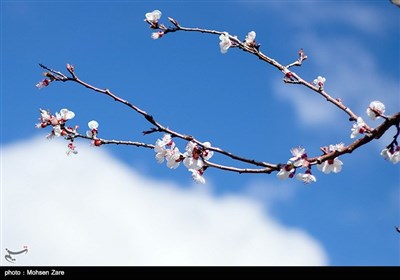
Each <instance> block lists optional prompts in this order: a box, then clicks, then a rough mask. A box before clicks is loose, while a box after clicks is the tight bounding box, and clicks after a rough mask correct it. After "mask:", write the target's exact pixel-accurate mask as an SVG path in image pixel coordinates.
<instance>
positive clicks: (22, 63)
mask: <svg viewBox="0 0 400 280" xmlns="http://www.w3.org/2000/svg"><path fill="white" fill-rule="evenodd" d="M154 9H159V10H161V11H162V12H163V16H162V19H161V21H162V22H163V23H165V24H169V22H168V21H167V16H170V17H173V18H175V19H176V20H178V21H179V22H180V23H181V24H182V25H183V26H187V27H202V28H209V29H216V30H220V31H227V32H229V33H230V34H232V35H237V36H238V37H239V38H241V39H244V37H245V35H246V34H247V33H248V32H249V31H251V30H254V31H256V32H257V37H256V41H257V42H258V43H260V44H261V50H262V52H264V53H265V54H267V55H269V56H270V57H272V58H274V59H276V60H278V61H279V62H281V63H282V64H289V63H291V62H293V61H294V60H296V59H297V51H298V50H299V49H300V48H304V50H305V52H306V54H307V55H308V56H309V59H308V60H306V61H305V62H304V64H303V66H301V67H300V68H296V69H294V71H295V72H296V73H298V74H300V75H301V76H302V77H303V78H305V79H306V80H309V81H312V80H313V79H314V78H316V77H317V76H318V75H322V76H324V77H326V79H327V82H326V85H325V88H326V90H327V91H328V92H329V93H330V94H332V96H334V97H340V98H341V99H342V100H343V102H344V103H345V104H347V105H348V106H349V107H351V108H352V109H353V111H354V112H355V113H356V114H358V115H361V116H363V117H364V119H367V116H366V115H365V110H366V108H367V106H368V104H369V103H370V102H371V101H373V100H380V101H382V102H383V103H385V105H386V110H387V113H388V114H391V113H395V112H397V111H399V107H400V106H399V98H398V96H399V75H400V69H399V61H400V57H399V49H400V46H399V43H400V37H399V27H400V26H399V19H400V14H399V13H400V9H399V8H397V7H396V6H394V5H392V4H390V2H389V1H384V0H382V1H279V2H278V1H109V2H107V1H2V3H1V42H2V43H1V64H2V65H1V68H2V70H1V98H2V102H1V104H2V105H1V106H2V107H1V112H2V113H1V130H2V133H1V143H2V151H3V152H4V155H3V156H2V172H3V174H5V175H4V178H6V177H7V176H8V177H7V178H10V179H4V180H3V181H2V193H3V194H4V197H3V198H2V201H3V202H4V200H5V199H6V196H7V197H8V198H7V199H9V200H10V201H14V200H17V198H16V195H17V194H16V193H15V192H14V191H15V188H17V187H19V186H17V185H15V184H17V182H16V181H15V182H14V181H13V180H12V178H14V177H13V176H19V175H15V174H21V173H22V174H24V173H26V174H35V173H33V172H29V168H32V170H34V168H36V167H34V166H29V165H28V166H26V162H30V161H29V160H25V159H24V157H32V156H33V155H37V154H38V157H41V156H40V153H38V151H37V150H36V149H37V147H40V149H43V150H41V152H42V153H43V158H46V164H48V165H49V166H52V163H51V161H52V158H53V159H54V161H55V162H57V163H58V162H59V160H61V159H59V158H58V157H59V156H58V155H55V154H57V151H58V150H57V149H59V154H60V156H64V154H65V151H64V150H65V149H64V146H66V144H67V142H65V141H63V140H62V139H54V140H52V141H51V142H47V140H46V139H45V138H44V137H45V136H46V135H47V131H44V130H38V129H35V127H34V124H35V123H36V122H37V118H38V117H39V111H38V109H39V108H46V109H47V108H48V109H50V110H51V111H52V112H55V111H59V110H60V109H61V108H68V109H70V110H72V111H74V112H75V113H76V117H75V118H74V119H73V120H71V121H70V122H71V124H78V125H80V126H81V130H82V132H84V131H85V130H86V123H87V122H88V121H90V120H92V119H96V120H97V121H98V122H99V123H100V134H99V136H100V137H104V138H110V139H111V138H112V139H123V140H137V141H143V142H148V143H154V142H155V141H156V139H157V138H158V137H161V135H148V136H142V134H141V131H143V130H147V129H149V128H150V126H149V124H148V123H146V121H145V120H144V119H143V118H142V117H141V116H139V115H137V114H135V112H133V111H131V110H129V109H128V108H125V107H124V106H122V105H121V104H118V103H116V102H113V101H112V100H111V99H109V98H107V97H106V96H102V95H99V94H94V93H93V92H90V91H88V90H86V89H85V88H83V87H79V86H77V85H74V84H69V83H67V84H60V83H53V84H51V85H50V86H49V87H48V88H45V89H42V90H37V89H36V88H35V84H36V83H37V82H38V81H40V80H41V79H42V78H43V77H42V76H41V73H42V72H43V71H42V69H40V68H39V66H38V63H43V64H45V65H47V66H49V67H52V68H54V69H57V70H62V71H64V72H66V71H65V70H64V69H65V64H66V63H70V64H73V65H74V66H75V69H76V73H77V75H78V76H79V77H80V78H81V79H83V80H85V81H87V82H90V83H92V84H93V85H96V86H98V87H101V88H109V89H111V90H112V91H113V92H115V93H116V94H118V95H119V96H121V97H122V98H125V99H127V100H129V101H130V102H132V103H134V104H136V105H137V106H139V107H141V108H143V109H145V110H146V111H147V112H149V113H151V114H152V115H153V116H154V117H155V118H156V119H157V120H158V121H159V122H160V123H162V124H163V125H165V126H168V127H170V128H171V129H174V130H176V131H179V132H182V133H185V134H190V135H194V136H195V137H196V138H197V139H199V140H201V141H210V142H211V143H212V144H213V145H215V146H217V147H221V148H223V149H225V150H228V151H231V152H234V153H235V154H238V155H242V156H245V157H247V158H254V159H257V160H262V161H268V162H275V163H277V162H285V161H286V160H287V159H288V158H289V157H290V156H291V155H290V149H291V148H292V147H295V146H299V145H301V146H304V147H305V148H306V149H307V151H308V154H309V155H312V156H314V155H317V154H318V153H319V147H321V146H326V145H329V144H336V143H339V142H344V143H345V144H348V143H350V141H351V139H350V137H349V136H350V128H351V123H350V122H348V121H347V116H346V115H345V114H343V113H342V112H341V111H339V110H337V109H336V108H334V107H333V106H331V105H329V104H328V103H327V102H326V101H325V100H323V99H322V98H320V96H318V95H316V94H315V93H313V92H311V91H308V90H306V89H305V88H301V87H299V86H297V85H287V84H284V83H283V82H282V73H280V72H279V71H277V70H276V69H274V68H272V67H271V66H270V65H268V64H266V63H262V62H261V61H259V60H258V59H257V58H256V57H252V56H251V55H250V54H247V53H244V52H242V51H240V50H238V49H230V50H229V51H228V53H227V54H225V55H223V54H221V53H220V50H219V45H218V44H219V39H218V36H212V35H205V34H199V33H197V34H194V33H179V32H178V33H174V34H167V35H166V36H164V37H163V38H161V39H159V40H152V39H151V38H150V35H151V32H152V31H151V30H150V29H149V28H148V26H147V24H146V23H145V22H143V19H144V14H145V13H146V12H149V11H152V10H154ZM379 123H380V121H379V120H378V121H375V122H372V121H370V122H369V124H370V125H372V126H377V125H378V124H379ZM394 133H395V131H394V129H392V130H390V131H389V132H388V133H387V135H385V136H384V137H383V138H382V139H380V140H378V141H374V142H373V143H370V144H369V145H367V146H364V147H362V148H360V149H359V150H357V151H355V152H354V153H353V154H352V155H347V156H343V157H341V160H342V161H343V162H344V166H343V170H342V172H340V173H339V174H333V175H332V174H331V175H325V174H322V173H320V172H318V171H317V170H316V169H315V168H314V170H313V171H314V174H315V175H316V176H317V180H318V181H317V183H315V184H311V185H304V184H302V183H301V182H300V181H297V180H287V181H284V182H282V181H279V180H278V179H277V178H276V176H275V174H273V175H245V174H242V175H239V174H235V173H228V172H224V171H220V170H213V169H209V170H207V172H206V173H205V176H206V179H207V185H206V186H202V185H193V183H192V180H191V177H190V174H189V173H188V172H187V170H186V169H185V168H184V167H183V166H181V167H180V168H179V169H177V170H174V171H171V170H169V169H168V168H167V167H166V166H165V165H159V164H157V162H156V160H155V158H154V152H153V151H151V150H144V149H139V148H131V147H111V146H106V147H101V148H93V147H89V148H90V149H87V147H88V145H89V143H87V142H84V141H78V142H77V146H78V150H79V149H80V153H79V154H78V155H77V156H76V157H75V158H74V159H72V160H73V161H74V162H75V163H76V164H78V165H79V161H80V160H82V162H85V163H87V162H88V160H89V159H88V157H90V155H92V153H93V152H99V154H101V155H103V153H104V156H105V157H107V160H110V161H112V162H113V164H114V161H115V162H118V163H117V164H122V165H123V166H124V168H125V167H126V168H131V169H132V173H134V174H136V173H138V174H140V176H144V178H150V179H151V180H153V181H155V182H157V183H154V184H155V185H157V186H159V187H158V188H156V189H157V190H159V191H160V192H161V193H162V191H161V190H160V188H162V186H163V185H165V186H166V187H165V188H166V189H168V188H170V186H171V185H173V186H175V187H176V188H177V190H176V192H190V193H192V192H194V194H193V196H196V191H199V189H200V192H201V190H204V191H205V192H206V193H207V195H208V198H209V199H211V201H220V200H223V199H224V198H226V197H235V198H238V199H240V201H241V202H240V203H238V204H240V205H242V204H241V203H242V202H243V201H246V203H250V202H251V203H253V204H254V205H257V207H258V206H259V207H261V209H262V213H264V215H266V216H268V219H271V220H273V221H275V222H277V223H279V224H280V225H281V226H282V227H284V228H289V229H291V228H296V229H299V230H301V231H303V232H304V233H306V234H307V236H309V237H310V238H312V239H313V240H315V242H318V244H319V245H318V246H320V247H319V248H322V249H321V250H323V251H324V255H325V257H324V258H320V259H319V260H320V262H319V263H322V264H329V265H399V263H400V253H399V252H400V241H399V240H400V239H399V238H400V237H399V234H398V233H396V231H395V230H394V226H395V225H399V224H400V216H399V198H400V193H399V167H398V165H397V166H395V165H392V164H391V163H389V162H386V161H385V160H383V158H382V157H380V156H379V153H380V151H381V150H382V148H383V147H384V146H386V145H387V144H388V143H389V142H390V141H391V138H392V136H393V135H394ZM39 139H40V140H39ZM41 141H42V142H41ZM24 143H26V144H25V145H24ZM42 144H43V145H42ZM59 144H61V145H59ZM177 144H178V146H179V148H180V150H184V146H185V143H184V142H180V141H177ZM36 145H37V146H36ZM46 146H48V150H47V149H46V148H45V147H46ZM50 146H51V148H50ZM13 147H14V148H13ZM15 147H18V149H26V153H22V152H21V153H22V154H25V155H24V156H21V153H18V152H17V151H18V149H17V148H15ZM96 149H97V150H96ZM33 150H34V151H33ZM99 150H101V151H99ZM24 151H25V150H24ZM30 151H32V153H31V152H30ZM49 151H51V152H52V153H55V154H54V155H53V154H52V156H51V155H50V156H49V155H48V153H49ZM85 151H86V153H85ZM11 152H15V153H17V154H19V155H20V158H19V161H20V162H21V164H22V162H24V165H23V166H26V167H25V169H22V171H19V172H20V173H12V172H15V168H13V165H11V163H9V162H8V161H6V158H7V159H10V158H16V157H13V156H12V154H11ZM47 156H49V159H48V160H47ZM110 158H112V159H110ZM96 159H97V157H96ZM213 159H214V161H215V162H219V163H223V164H235V163H234V162H232V161H230V160H227V159H226V158H223V157H222V156H215V157H214V158H213ZM62 160H63V161H64V160H65V159H62ZM68 160H70V159H69V158H68ZM48 161H50V162H48ZM33 162H34V161H33ZM38 162H41V159H40V158H39V159H38ZM106 163H107V162H101V165H102V167H101V170H103V168H104V170H107V168H106V167H103V165H104V164H106ZM15 164H16V166H18V160H16V163H15ZM42 164H44V163H42ZM99 164H100V163H99ZM33 165H35V164H33ZM110 166H111V163H110ZM118 166H119V165H118ZM239 166H243V165H242V164H239ZM110 170H114V169H113V168H111V167H110ZM7 172H11V173H7ZM56 172H60V174H59V175H60V176H65V175H67V174H68V176H73V174H71V173H68V171H67V170H64V171H56ZM63 172H65V174H63ZM88 172H89V173H91V174H92V172H93V173H94V174H96V167H93V168H92V169H91V170H89V171H88ZM12 174H14V175H12ZM30 176H34V175H29V176H28V175H26V176H22V177H26V180H27V181H32V182H33V181H34V180H35V179H34V177H30ZM46 176H47V175H46ZM96 176H97V175H96ZM108 176H110V177H109V178H108V179H109V180H111V182H114V181H120V180H117V179H116V178H113V176H112V174H108ZM35 178H36V177H35ZM14 179H17V178H14ZM18 179H20V178H18ZM45 182H46V183H45V185H46V186H47V187H48V188H49V189H51V190H52V192H51V193H53V191H54V195H55V196H57V197H58V194H57V192H56V191H55V190H54V189H57V184H53V183H52V182H50V181H49V180H46V181H45ZM83 182H85V181H84V180H82V182H81V183H80V181H79V180H76V182H75V184H74V185H73V186H71V188H70V189H69V191H68V195H71V196H73V195H74V193H79V194H82V193H81V192H79V191H78V190H77V188H79V187H83V186H86V185H85V183H83ZM32 184H33V183H32ZM112 185H113V184H112ZM160 186H161V187H160ZM90 187H93V186H90ZM175 187H174V188H175ZM25 188H29V186H28V185H27V186H25ZM115 188H117V190H113V192H117V193H118V185H115ZM11 189H13V191H11ZM46 190H47V191H46V192H45V193H46V198H48V199H49V200H52V199H54V197H52V196H51V195H49V193H48V189H46ZM107 190H108V189H107V188H105V189H104V191H105V192H107ZM21 191H22V190H21ZM24 191H26V189H24ZM28 191H29V190H28ZM94 191H95V190H94ZM125 191H126V190H125ZM17 193H18V192H17ZM120 193H123V194H126V195H135V192H133V193H132V192H129V193H126V192H124V190H121V192H120ZM64 195H65V194H64ZM82 195H83V196H80V197H79V198H80V199H82V200H85V201H86V199H87V197H85V195H90V194H89V193H83V194H82ZM199 195H200V194H199ZM203 195H204V194H203ZM105 197H107V196H105ZM179 197H180V196H179ZM33 198H34V197H33ZM33 198H32V199H31V200H35V199H33ZM41 198H43V197H42V196H41ZM37 199H38V201H40V199H39V198H37ZM102 199H105V198H104V197H102V196H99V197H97V200H96V201H95V202H93V205H94V206H93V207H100V208H101V205H103V204H102ZM178 200H179V199H178ZM179 201H180V200H179ZM203 202H204V201H200V202H198V203H199V205H202V206H199V209H204V210H205V209H207V208H206V207H205V206H204V205H205V204H206V203H207V202H204V203H203ZM32 203H33V202H32ZM88 203H89V204H90V202H88ZM243 203H244V202H243ZM246 203H244V204H246ZM12 204H13V203H10V205H12ZM2 205H3V203H2ZM196 205H197V204H196ZM246 205H247V204H246ZM10 207H11V206H10ZM32 207H39V206H38V204H32ZM49 207H50V206H49ZM66 207H67V206H66ZM166 207H167V206H166ZM182 207H183V206H182ZM218 207H219V206H218ZM218 207H216V208H215V209H219V208H218ZM182 209H186V208H184V207H183V208H182ZM213 209H214V208H213ZM224 209H225V208H224ZM227 209H230V208H227ZM2 210H3V211H2V217H3V218H4V219H5V220H7V219H6V218H7V217H8V215H11V214H10V213H9V211H10V210H9V208H4V209H2ZM15 210H17V209H15ZM48 210H50V208H49V209H48ZM110 211H111V210H110ZM160 211H162V209H161V210H160ZM205 211H206V210H205ZM215 211H217V210H215ZM226 211H228V214H227V216H229V217H233V216H232V215H233V214H232V213H236V212H235V211H236V210H235V211H233V212H229V211H230V210H226ZM39 213H42V212H40V211H39ZM43 213H47V212H46V211H45V212H43ZM173 213H174V214H176V213H175V212H173ZM213 213H214V212H213ZM86 214H87V213H86ZM131 215H134V214H131ZM171 215H172V214H171ZM85 217H91V216H90V214H87V216H85ZM145 217H146V216H144V218H143V219H145ZM70 218H71V217H66V218H65V219H66V221H70V222H71V221H73V219H72V220H71V219H70ZM60 219H62V218H60ZM221 219H223V217H221ZM237 219H238V223H239V221H241V220H242V219H243V220H244V219H247V218H246V216H241V215H238V217H237ZM239 225H243V226H244V227H247V228H246V230H247V231H246V232H251V233H252V234H255V232H252V231H253V230H256V227H255V228H252V227H250V226H249V225H247V224H240V223H239ZM7 226H9V224H7V223H3V225H2V234H3V235H5V236H6V237H7V236H9V234H10V232H13V233H14V230H15V229H12V230H10V229H9V228H7ZM14 226H15V225H14ZM10 227H11V226H10ZM219 230H221V232H224V228H223V227H222V228H221V227H220V228H219ZM32 231H34V230H32ZM271 231H272V229H271ZM266 232H268V227H267V228H266ZM226 234H227V235H229V231H228V230H227V232H226ZM10 238H11V237H10ZM260 238H261V237H260ZM287 238H289V237H287ZM7 240H9V242H16V243H15V244H19V243H18V242H25V241H24V240H22V241H19V240H16V238H14V239H12V238H11V239H7ZM10 240H12V241H10ZM238 240H240V239H238ZM33 242H34V241H32V243H33ZM103 242H106V243H107V242H108V241H107V238H106V237H105V238H104V240H103ZM109 242H110V244H111V243H112V242H111V241H109ZM160 242H161V241H160ZM177 242H179V241H177ZM299 242H300V241H299ZM239 243H240V242H239ZM13 244H14V243H13ZM236 245H237V247H238V248H239V247H240V244H236ZM236 245H234V246H236ZM4 246H9V245H7V244H4V243H3V244H2V248H4ZM15 246H19V245H15ZM93 246H95V245H93ZM110 246H111V245H110ZM182 246H183V245H182ZM183 247H184V246H183ZM187 248H190V246H188V247H187ZM296 248H297V247H296ZM313 248H314V247H313ZM278 249H279V248H278ZM278 249H277V250H278ZM193 250H195V249H193ZM310 250H311V249H310ZM3 251H4V250H3V249H2V252H3ZM189 251H190V249H188V252H189ZM302 252H303V251H302ZM285 253H286V254H290V253H288V252H285ZM32 254H33V253H32ZM261 255H262V254H261ZM261 255H260V258H261ZM204 256H205V257H206V258H207V257H209V256H208V255H207V254H206V253H205V254H204ZM221 258H222V256H221ZM149 259H151V257H149ZM285 261H287V262H288V263H290V261H289V260H286V259H284V258H283V259H282V261H281V263H283V264H284V263H285ZM177 263H178V264H179V262H178V261H177ZM194 263H196V262H195V261H194ZM216 263H218V262H217V261H216ZM237 263H240V260H238V261H237ZM237 263H236V264H237ZM243 263H245V262H244V261H243ZM316 263H318V262H316ZM263 264H270V262H268V261H267V260H266V261H265V262H264V263H263Z"/></svg>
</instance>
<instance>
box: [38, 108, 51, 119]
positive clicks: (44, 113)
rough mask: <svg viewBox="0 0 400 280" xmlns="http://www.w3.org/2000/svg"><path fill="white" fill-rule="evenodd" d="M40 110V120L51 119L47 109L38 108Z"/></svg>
mask: <svg viewBox="0 0 400 280" xmlns="http://www.w3.org/2000/svg"><path fill="white" fill-rule="evenodd" d="M39 110H40V120H41V121H43V122H47V121H49V120H50V119H51V115H50V113H49V111H46V110H43V109H39Z"/></svg>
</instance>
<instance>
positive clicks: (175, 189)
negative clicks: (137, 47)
mask: <svg viewBox="0 0 400 280" xmlns="http://www.w3.org/2000/svg"><path fill="white" fill-rule="evenodd" d="M65 144H66V143H65V142H64V141H61V140H60V139H57V140H53V141H51V142H50V143H49V142H47V140H45V139H42V138H40V139H30V140H28V139H27V140H26V141H24V142H22V143H16V144H13V145H9V146H6V147H3V150H2V204H1V205H2V219H1V220H2V252H5V251H4V250H5V248H8V249H10V250H19V249H22V246H23V245H27V246H28V248H29V252H28V254H26V255H17V256H16V257H17V264H18V265H326V264H327V256H326V253H325V252H324V250H323V248H322V247H321V245H320V244H319V243H318V242H317V241H316V240H315V239H314V238H312V237H311V236H310V235H308V234H307V233H306V232H304V231H303V230H300V229H295V228H288V227H286V226H284V225H282V224H280V223H279V222H278V221H276V220H275V219H274V218H273V217H271V216H270V215H269V214H268V213H267V212H266V211H265V209H264V208H263V207H262V204H261V203H260V202H259V201H256V200H252V199H249V198H244V197H240V196H234V195H231V196H225V197H222V198H216V197H213V196H212V195H211V194H210V193H209V192H208V191H205V190H204V189H203V186H201V185H196V186H192V187H190V188H183V187H179V186H177V185H175V184H173V183H170V182H165V181H157V180H154V179H151V178H145V177H143V176H142V175H140V174H139V173H138V172H136V171H135V170H133V169H131V168H129V167H128V166H126V165H124V164H123V163H121V162H119V161H118V160H117V159H116V158H113V157H111V156H110V155H108V154H107V153H106V152H105V151H104V149H102V148H100V149H99V148H92V147H87V146H86V145H85V144H86V143H85V144H84V143H81V144H80V145H79V147H78V148H79V154H78V155H77V156H71V157H67V156H66V155H65ZM78 144H79V143H78ZM171 176H173V174H171ZM2 262H3V264H8V263H6V262H5V260H4V258H3V260H2Z"/></svg>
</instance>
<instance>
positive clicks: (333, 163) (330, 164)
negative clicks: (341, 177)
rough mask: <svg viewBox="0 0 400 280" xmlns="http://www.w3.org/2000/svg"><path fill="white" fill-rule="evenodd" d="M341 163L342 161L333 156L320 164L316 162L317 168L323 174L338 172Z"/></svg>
mask: <svg viewBox="0 0 400 280" xmlns="http://www.w3.org/2000/svg"><path fill="white" fill-rule="evenodd" d="M342 165H343V162H342V161H340V160H339V159H338V158H334V159H332V160H326V161H324V162H323V163H321V164H317V168H318V169H319V170H320V171H322V172H324V173H325V174H329V173H331V172H333V173H338V172H340V171H341V170H342Z"/></svg>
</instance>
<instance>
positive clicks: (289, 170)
mask: <svg viewBox="0 0 400 280" xmlns="http://www.w3.org/2000/svg"><path fill="white" fill-rule="evenodd" d="M294 171H295V169H294V168H293V165H292V164H291V163H290V162H288V164H285V166H283V167H282V168H281V170H279V172H278V173H277V174H276V176H277V177H278V178H279V179H281V180H286V179H287V178H292V177H293V174H294Z"/></svg>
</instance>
